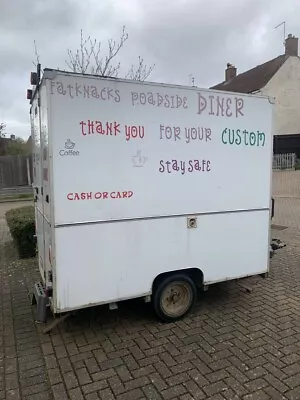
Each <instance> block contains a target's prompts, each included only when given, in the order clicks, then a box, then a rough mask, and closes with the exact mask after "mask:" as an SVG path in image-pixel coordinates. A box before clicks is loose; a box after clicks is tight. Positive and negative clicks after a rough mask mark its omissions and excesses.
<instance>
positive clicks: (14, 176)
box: [0, 155, 32, 189]
mask: <svg viewBox="0 0 300 400" xmlns="http://www.w3.org/2000/svg"><path fill="white" fill-rule="evenodd" d="M31 182H32V159H31V157H26V156H22V155H16V156H1V157H0V189H4V188H16V187H18V186H28V185H30V184H31Z"/></svg>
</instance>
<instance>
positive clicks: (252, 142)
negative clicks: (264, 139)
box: [250, 132, 256, 146]
mask: <svg viewBox="0 0 300 400" xmlns="http://www.w3.org/2000/svg"><path fill="white" fill-rule="evenodd" d="M255 142H256V136H255V133H254V132H251V133H250V146H254V145H255Z"/></svg>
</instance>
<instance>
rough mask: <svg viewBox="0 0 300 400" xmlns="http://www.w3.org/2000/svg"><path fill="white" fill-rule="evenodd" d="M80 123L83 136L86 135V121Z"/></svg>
mask: <svg viewBox="0 0 300 400" xmlns="http://www.w3.org/2000/svg"><path fill="white" fill-rule="evenodd" d="M79 125H81V133H82V134H83V136H86V133H85V131H84V127H85V125H86V123H85V122H84V121H80V122H79Z"/></svg>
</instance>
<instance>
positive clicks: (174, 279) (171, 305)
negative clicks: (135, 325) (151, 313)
mask: <svg viewBox="0 0 300 400" xmlns="http://www.w3.org/2000/svg"><path fill="white" fill-rule="evenodd" d="M196 298H197V290H196V286H195V284H194V282H193V281H192V279H191V278H190V277H189V276H187V275H185V274H176V275H175V274H174V275H169V276H167V277H166V278H164V279H162V280H161V281H160V282H159V283H158V284H157V286H156V288H155V290H154V293H153V306H154V310H155V312H156V314H157V316H158V317H159V318H160V319H161V320H162V321H164V322H171V321H176V320H178V319H180V318H182V317H184V316H185V315H186V314H188V313H189V311H190V310H191V308H192V307H193V305H194V304H195V301H196Z"/></svg>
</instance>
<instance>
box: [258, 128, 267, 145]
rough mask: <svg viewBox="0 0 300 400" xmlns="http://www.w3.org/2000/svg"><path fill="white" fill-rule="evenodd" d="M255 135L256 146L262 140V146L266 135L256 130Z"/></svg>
mask: <svg viewBox="0 0 300 400" xmlns="http://www.w3.org/2000/svg"><path fill="white" fill-rule="evenodd" d="M257 136H258V140H257V146H259V145H260V142H262V146H264V145H265V141H266V135H265V134H264V133H263V132H260V131H257Z"/></svg>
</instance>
